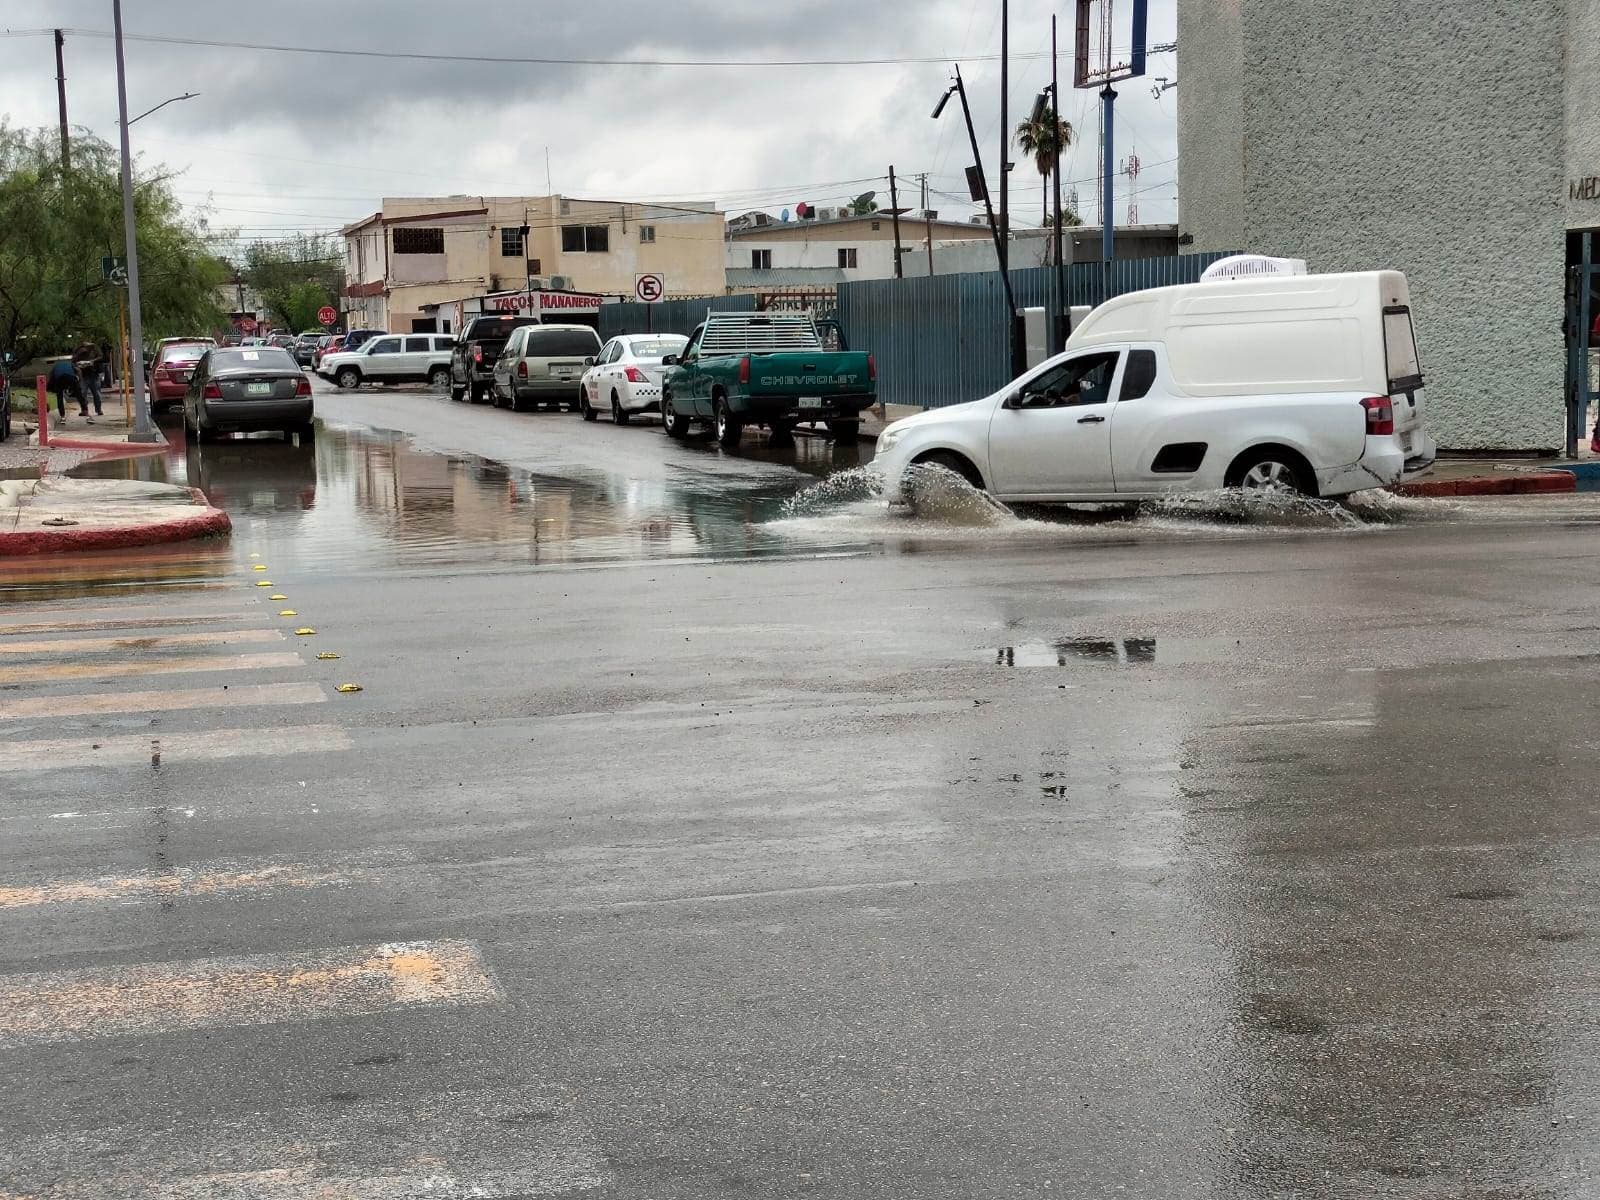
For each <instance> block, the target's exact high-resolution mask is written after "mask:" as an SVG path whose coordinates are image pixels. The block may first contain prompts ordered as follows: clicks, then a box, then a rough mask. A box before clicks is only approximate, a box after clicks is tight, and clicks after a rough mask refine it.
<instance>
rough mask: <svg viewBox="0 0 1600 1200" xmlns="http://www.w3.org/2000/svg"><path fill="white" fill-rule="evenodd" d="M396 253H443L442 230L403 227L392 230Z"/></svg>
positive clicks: (436, 228) (435, 227)
mask: <svg viewBox="0 0 1600 1200" xmlns="http://www.w3.org/2000/svg"><path fill="white" fill-rule="evenodd" d="M394 252H395V253H396V254H443V253H444V230H443V229H441V228H439V227H438V226H434V227H433V228H432V229H413V228H403V229H396V230H395V231H394Z"/></svg>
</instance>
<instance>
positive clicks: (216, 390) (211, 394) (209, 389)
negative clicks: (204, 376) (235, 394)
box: [200, 383, 222, 400]
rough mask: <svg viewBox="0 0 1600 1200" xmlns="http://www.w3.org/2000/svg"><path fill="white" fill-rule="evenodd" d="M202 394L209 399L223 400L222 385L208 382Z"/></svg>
mask: <svg viewBox="0 0 1600 1200" xmlns="http://www.w3.org/2000/svg"><path fill="white" fill-rule="evenodd" d="M200 394H201V395H202V396H204V397H205V398H206V399H207V400H221V399H222V389H221V388H220V387H218V386H217V385H216V384H214V383H208V384H206V389H205V391H203V392H201V393H200Z"/></svg>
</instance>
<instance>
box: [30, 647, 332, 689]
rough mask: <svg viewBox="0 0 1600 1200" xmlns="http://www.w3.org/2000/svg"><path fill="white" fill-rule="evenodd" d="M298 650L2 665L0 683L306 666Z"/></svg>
mask: <svg viewBox="0 0 1600 1200" xmlns="http://www.w3.org/2000/svg"><path fill="white" fill-rule="evenodd" d="M304 665H305V664H304V662H303V661H302V660H301V658H300V656H299V655H298V654H294V653H291V652H284V653H282V654H232V655H224V656H221V657H217V658H159V659H154V660H150V661H144V662H140V661H133V662H96V663H58V664H55V665H53V666H43V665H41V666H32V667H0V684H4V683H55V682H58V681H60V680H63V679H126V678H129V677H130V676H135V675H186V674H189V673H191V672H200V673H205V672H210V671H270V670H276V669H278V668H281V667H299V666H304Z"/></svg>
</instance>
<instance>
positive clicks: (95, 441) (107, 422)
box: [0, 390, 166, 475]
mask: <svg viewBox="0 0 1600 1200" xmlns="http://www.w3.org/2000/svg"><path fill="white" fill-rule="evenodd" d="M18 395H19V398H20V395H21V393H20V392H19V394H18ZM27 398H28V400H29V401H30V403H29V404H28V406H27V408H26V409H22V408H16V407H13V409H12V417H11V436H10V438H8V439H7V440H6V441H4V442H0V472H4V473H5V474H11V475H14V474H15V473H16V472H17V470H19V469H22V470H30V471H34V472H38V471H44V472H48V473H51V474H55V473H59V472H62V471H68V470H71V469H72V468H73V467H75V466H77V465H78V464H79V463H81V462H86V461H87V460H89V459H91V458H100V457H120V456H124V455H128V456H131V455H139V454H150V453H155V452H157V451H159V450H160V449H161V448H162V447H164V446H165V445H166V439H165V438H161V439H160V440H158V441H156V442H154V443H149V442H130V441H129V440H128V433H129V431H130V430H131V429H132V428H133V425H132V422H131V421H130V420H129V414H128V407H127V401H126V397H124V396H123V395H122V394H121V393H119V392H116V391H109V390H108V391H106V392H105V393H104V396H103V405H102V407H103V408H104V412H103V414H99V415H97V414H96V413H95V411H94V405H93V404H92V403H91V404H90V406H89V416H88V417H87V418H85V417H82V416H80V415H79V414H78V406H77V404H76V403H74V402H73V401H71V400H69V401H68V402H67V416H66V419H65V420H63V419H62V418H60V417H58V416H56V409H55V397H53V396H52V397H50V409H49V425H48V430H49V435H50V443H51V444H50V445H49V446H40V445H38V441H37V438H36V437H35V434H36V432H37V430H36V427H37V425H38V423H39V417H38V409H37V405H36V404H34V403H32V401H33V393H32V392H31V391H30V392H28V393H27ZM157 433H158V437H159V430H158V431H157Z"/></svg>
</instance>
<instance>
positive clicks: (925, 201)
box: [922, 171, 933, 279]
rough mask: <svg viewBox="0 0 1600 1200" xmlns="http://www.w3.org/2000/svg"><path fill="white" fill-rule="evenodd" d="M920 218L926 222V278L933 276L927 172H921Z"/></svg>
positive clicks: (931, 225)
mask: <svg viewBox="0 0 1600 1200" xmlns="http://www.w3.org/2000/svg"><path fill="white" fill-rule="evenodd" d="M922 219H923V220H924V221H926V222H927V223H928V278H929V279H932V278H933V209H931V208H929V207H928V173H927V172H926V171H924V172H923V173H922Z"/></svg>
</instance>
